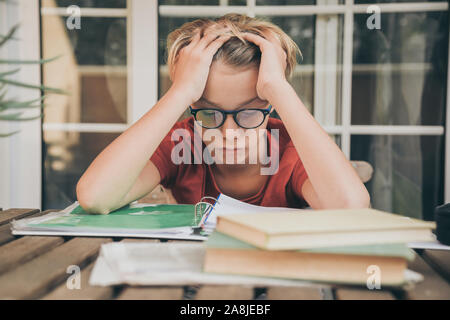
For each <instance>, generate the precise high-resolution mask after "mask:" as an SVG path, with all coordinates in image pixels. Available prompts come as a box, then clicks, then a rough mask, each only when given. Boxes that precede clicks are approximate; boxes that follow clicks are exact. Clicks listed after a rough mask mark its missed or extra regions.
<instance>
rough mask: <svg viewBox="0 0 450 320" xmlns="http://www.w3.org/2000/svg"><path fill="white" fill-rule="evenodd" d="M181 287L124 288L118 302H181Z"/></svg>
mask: <svg viewBox="0 0 450 320" xmlns="http://www.w3.org/2000/svg"><path fill="white" fill-rule="evenodd" d="M183 293H184V290H183V287H125V288H124V289H123V291H122V292H121V293H120V294H119V296H118V297H117V299H118V300H181V299H182V298H183Z"/></svg>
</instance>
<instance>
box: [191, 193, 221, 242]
mask: <svg viewBox="0 0 450 320" xmlns="http://www.w3.org/2000/svg"><path fill="white" fill-rule="evenodd" d="M207 199H209V200H212V201H214V203H209V202H207V201H206V200H207ZM218 202H219V201H218V200H217V199H216V198H214V197H209V196H204V197H202V198H201V199H200V201H199V202H197V203H196V204H195V212H194V226H193V227H192V230H193V234H196V235H204V233H203V231H204V227H205V223H206V221H207V220H208V218H209V216H210V214H211V212H212V210H213V208H214V205H215V204H216V203H218Z"/></svg>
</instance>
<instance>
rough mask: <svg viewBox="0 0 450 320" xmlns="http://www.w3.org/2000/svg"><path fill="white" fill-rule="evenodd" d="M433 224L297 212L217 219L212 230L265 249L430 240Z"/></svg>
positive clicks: (345, 212) (379, 215) (366, 213)
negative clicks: (214, 228)
mask: <svg viewBox="0 0 450 320" xmlns="http://www.w3.org/2000/svg"><path fill="white" fill-rule="evenodd" d="M433 228H435V223H434V222H427V221H422V220H419V219H414V218H409V217H404V216H400V215H397V214H392V213H387V212H383V211H379V210H375V209H333V210H301V211H299V212H293V211H289V212H262V213H252V214H245V213H243V214H233V215H222V216H218V217H217V226H216V230H217V231H219V232H222V233H224V234H226V235H229V236H231V237H234V238H236V239H239V240H241V241H245V242H247V243H249V244H252V245H254V246H256V247H258V248H262V249H267V250H295V249H304V248H319V247H330V246H346V245H364V244H377V243H406V242H414V241H433V240H434V235H433V234H432V232H431V229H433Z"/></svg>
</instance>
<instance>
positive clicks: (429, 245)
mask: <svg viewBox="0 0 450 320" xmlns="http://www.w3.org/2000/svg"><path fill="white" fill-rule="evenodd" d="M408 247H410V248H411V249H432V250H450V246H446V245H445V244H442V243H440V242H439V241H437V240H436V241H433V242H410V243H408Z"/></svg>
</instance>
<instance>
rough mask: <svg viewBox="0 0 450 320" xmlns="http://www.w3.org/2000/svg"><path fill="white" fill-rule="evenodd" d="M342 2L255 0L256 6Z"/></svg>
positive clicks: (339, 0) (334, 0)
mask: <svg viewBox="0 0 450 320" xmlns="http://www.w3.org/2000/svg"><path fill="white" fill-rule="evenodd" d="M343 3H344V0H317V1H316V0H256V5H258V6H297V5H315V4H318V5H319V4H320V5H325V4H334V5H336V4H343Z"/></svg>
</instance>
